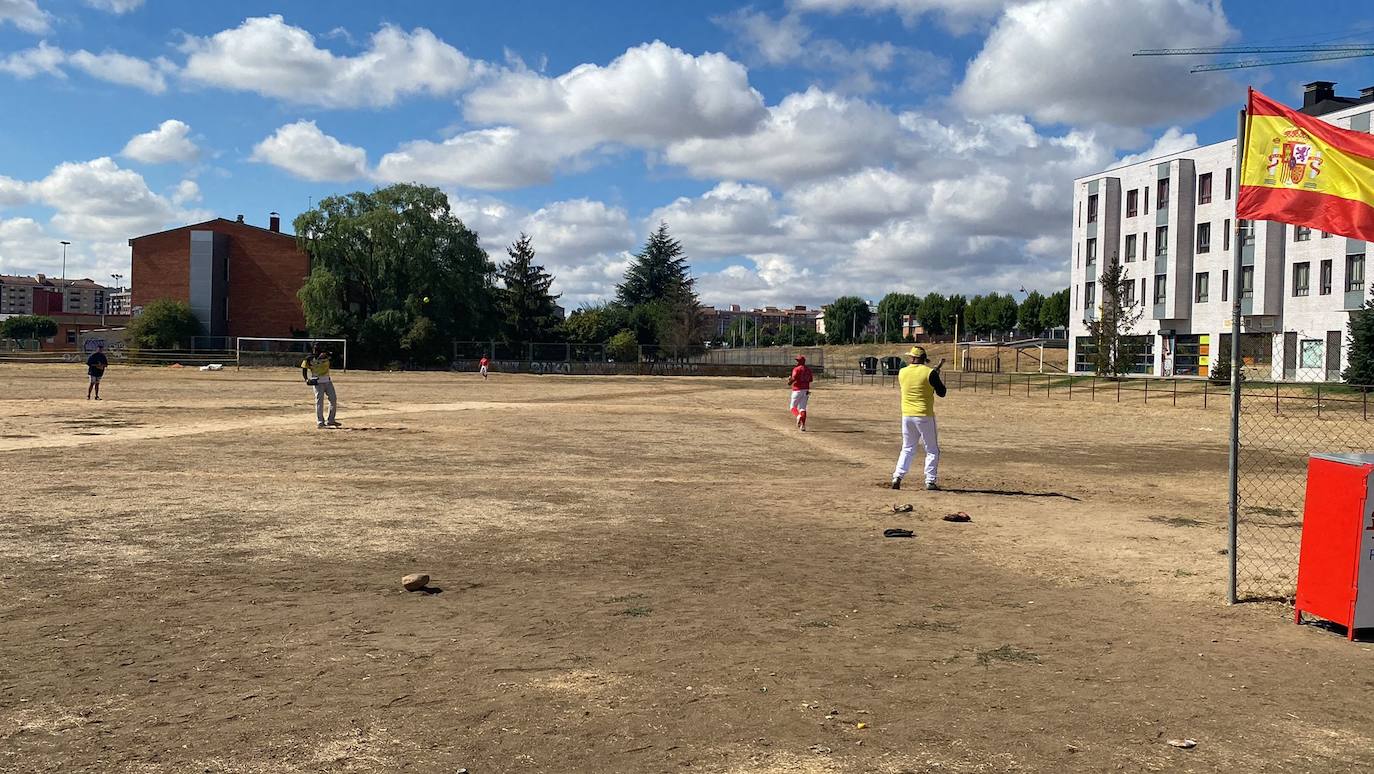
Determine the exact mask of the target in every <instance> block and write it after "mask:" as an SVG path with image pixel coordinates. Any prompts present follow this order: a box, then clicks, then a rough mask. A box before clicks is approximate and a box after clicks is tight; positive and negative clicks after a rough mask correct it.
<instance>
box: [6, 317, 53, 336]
mask: <svg viewBox="0 0 1374 774" xmlns="http://www.w3.org/2000/svg"><path fill="white" fill-rule="evenodd" d="M56 335H57V321H56V320H54V319H53V318H51V317H45V316H43V315H38V314H21V315H15V316H13V317H10V318H8V319H6V320H5V321H4V322H0V338H6V339H25V340H27V339H46V338H49V337H51V336H56Z"/></svg>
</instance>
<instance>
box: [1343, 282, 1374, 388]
mask: <svg viewBox="0 0 1374 774" xmlns="http://www.w3.org/2000/svg"><path fill="white" fill-rule="evenodd" d="M1370 293H1371V298H1370V299H1369V300H1367V301H1365V302H1364V308H1363V309H1361V310H1360V311H1358V312H1355V313H1354V314H1352V315H1350V336H1349V338H1348V339H1347V346H1348V348H1349V351H1350V365H1348V366H1347V367H1346V369H1345V373H1343V374H1341V377H1342V378H1343V379H1345V381H1346V383H1347V384H1355V385H1359V386H1361V387H1366V388H1368V387H1370V386H1374V287H1371V288H1370Z"/></svg>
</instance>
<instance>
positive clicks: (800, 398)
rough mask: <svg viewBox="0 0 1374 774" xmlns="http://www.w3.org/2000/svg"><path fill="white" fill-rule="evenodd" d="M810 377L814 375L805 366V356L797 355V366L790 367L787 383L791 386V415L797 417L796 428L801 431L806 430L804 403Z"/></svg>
mask: <svg viewBox="0 0 1374 774" xmlns="http://www.w3.org/2000/svg"><path fill="white" fill-rule="evenodd" d="M812 378H814V375H813V374H812V373H811V369H810V368H808V367H807V366H806V356H805V355H797V367H796V368H793V369H792V375H791V376H789V377H787V383H788V384H789V385H790V386H791V387H792V404H791V408H792V416H794V417H796V418H797V429H798V430H801V431H802V432H806V403H807V400H808V399H809V398H810V397H811V380H812Z"/></svg>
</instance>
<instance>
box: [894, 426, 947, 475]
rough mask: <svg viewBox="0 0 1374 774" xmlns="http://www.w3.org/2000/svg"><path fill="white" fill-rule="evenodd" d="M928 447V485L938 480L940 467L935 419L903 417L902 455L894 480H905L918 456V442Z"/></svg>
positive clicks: (898, 459)
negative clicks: (913, 460)
mask: <svg viewBox="0 0 1374 774" xmlns="http://www.w3.org/2000/svg"><path fill="white" fill-rule="evenodd" d="M917 441H920V443H921V445H922V446H924V447H926V483H927V484H930V483H934V482H935V481H936V480H937V478H936V477H937V475H938V470H939V467H940V440H939V438H938V437H937V436H936V432H935V417H902V455H901V456H900V457H898V458H897V470H896V471H894V472H893V473H892V477H893V478H905V477H906V474H907V471H908V470H911V458H912V457H915V456H916V442H917Z"/></svg>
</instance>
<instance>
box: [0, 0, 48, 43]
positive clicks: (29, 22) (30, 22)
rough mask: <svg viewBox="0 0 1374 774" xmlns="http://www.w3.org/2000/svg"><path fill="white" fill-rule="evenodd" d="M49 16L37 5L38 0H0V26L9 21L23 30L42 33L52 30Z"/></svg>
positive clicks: (37, 33) (36, 33) (35, 33)
mask: <svg viewBox="0 0 1374 774" xmlns="http://www.w3.org/2000/svg"><path fill="white" fill-rule="evenodd" d="M51 18H52V17H51V16H50V15H49V14H48V12H47V11H44V10H43V9H41V8H39V7H38V0H0V26H3V25H4V24H5V23H6V22H9V23H10V24H13V25H14V26H15V27H17V28H18V29H20V30H23V31H24V32H30V33H33V34H34V35H42V34H45V33H47V32H50V31H51V30H52V25H51V24H50V23H49V22H50V20H51Z"/></svg>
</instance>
